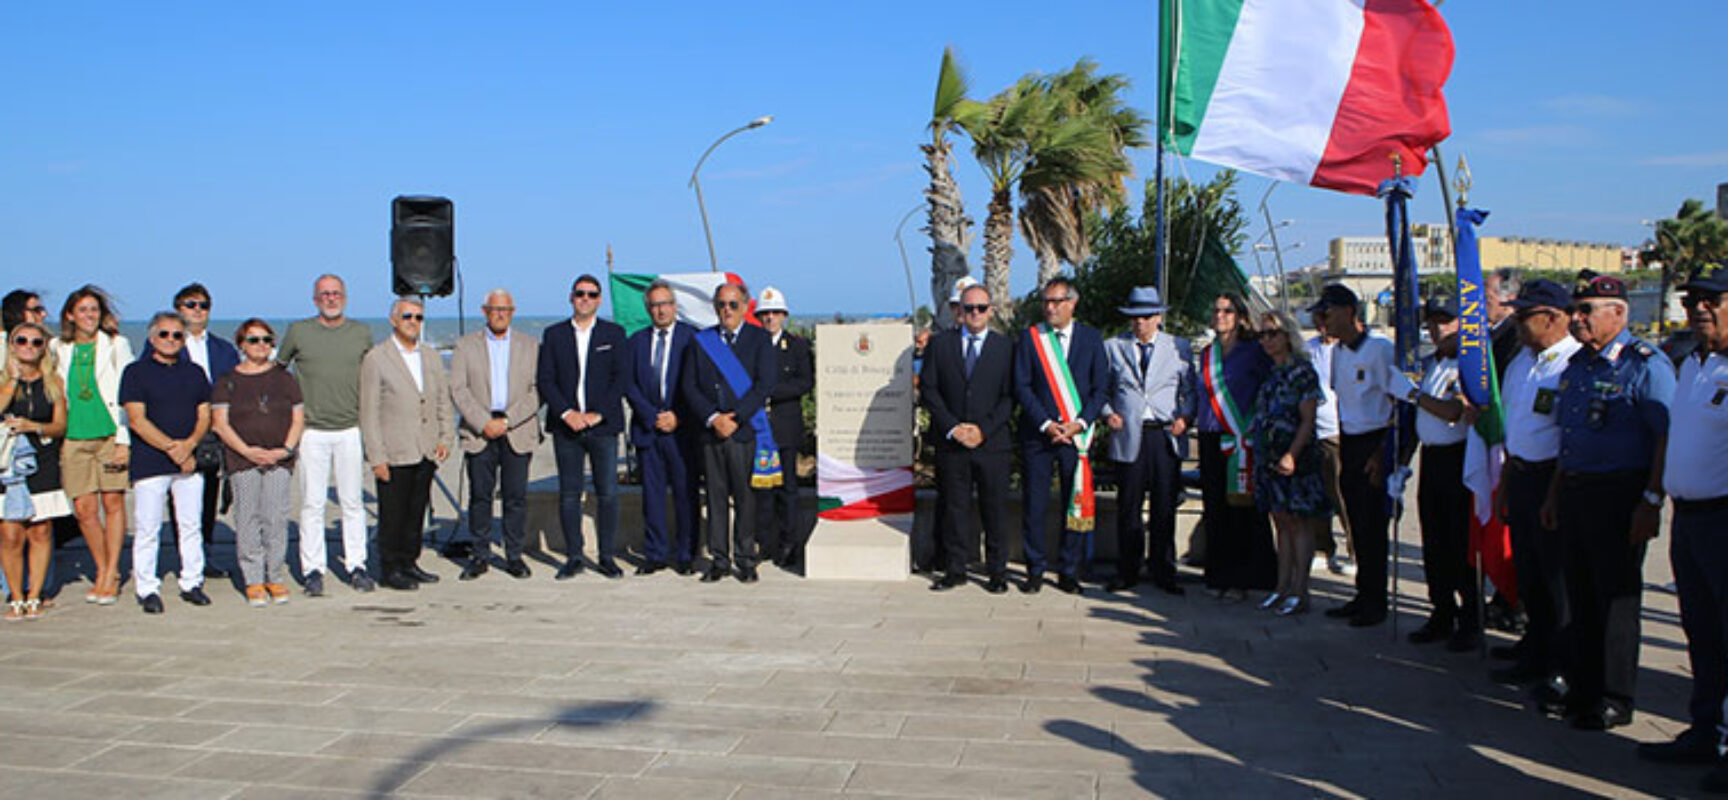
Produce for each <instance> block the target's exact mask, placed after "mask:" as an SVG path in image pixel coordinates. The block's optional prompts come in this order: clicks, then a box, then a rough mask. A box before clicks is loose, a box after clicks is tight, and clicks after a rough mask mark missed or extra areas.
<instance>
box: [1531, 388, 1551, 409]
mask: <svg viewBox="0 0 1728 800" xmlns="http://www.w3.org/2000/svg"><path fill="white" fill-rule="evenodd" d="M1530 410H1531V411H1534V412H1536V413H1538V414H1552V413H1554V390H1553V389H1537V390H1536V402H1535V403H1533V404H1531V406H1530Z"/></svg>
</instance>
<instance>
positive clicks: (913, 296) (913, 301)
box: [894, 203, 940, 324]
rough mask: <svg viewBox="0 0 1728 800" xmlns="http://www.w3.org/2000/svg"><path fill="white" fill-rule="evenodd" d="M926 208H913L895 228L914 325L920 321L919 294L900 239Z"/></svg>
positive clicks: (921, 204)
mask: <svg viewBox="0 0 1728 800" xmlns="http://www.w3.org/2000/svg"><path fill="white" fill-rule="evenodd" d="M925 208H926V206H925V204H923V203H919V204H918V205H915V206H913V207H912V210H911V211H908V212H906V216H904V217H901V218H900V224H899V225H895V226H894V243H895V244H897V245H899V246H900V265H901V266H903V267H905V268H906V303H907V307H908V308H910V309H911V312H912V321H913V323H914V324H916V323H917V321H918V292H917V290H915V289H913V288H912V262H911V260H910V259H908V258H906V241H905V240H904V239H901V238H900V232H901V231H902V230H904V229H905V227H906V222H907V220H910V219H912V215H913V214H916V213H918V212H920V211H923V210H924V209H925ZM938 302H940V301H938ZM930 310H931V312H932V313H934V312H935V310H936V309H935V307H934V306H932V307H931V309H930Z"/></svg>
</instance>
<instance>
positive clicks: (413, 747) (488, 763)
mask: <svg viewBox="0 0 1728 800" xmlns="http://www.w3.org/2000/svg"><path fill="white" fill-rule="evenodd" d="M322 755H330V756H342V757H346V758H369V759H382V760H389V761H435V762H439V763H445V764H468V765H472V766H482V767H520V768H525V769H537V770H548V771H552V772H583V773H589V774H595V775H635V774H637V773H639V772H641V771H642V770H643V769H644V768H646V767H647V766H648V764H649V763H650V762H652V761H653V760H654V754H653V753H650V752H646V751H642V750H625V749H620V748H605V747H584V746H578V745H560V744H547V743H544V742H496V741H487V740H483V739H463V738H458V737H450V736H445V737H433V736H398V735H395V734H379V733H350V734H346V735H344V736H343V737H342V738H340V739H338V740H336V741H334V742H331V743H330V744H329V745H327V746H325V747H324V749H323V751H322Z"/></svg>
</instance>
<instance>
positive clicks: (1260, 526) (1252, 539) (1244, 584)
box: [1200, 433, 1278, 589]
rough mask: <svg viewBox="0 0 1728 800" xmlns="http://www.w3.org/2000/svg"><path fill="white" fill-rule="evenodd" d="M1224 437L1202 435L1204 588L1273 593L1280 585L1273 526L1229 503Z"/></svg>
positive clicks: (1249, 508) (1263, 516) (1253, 509)
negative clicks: (1204, 530)
mask: <svg viewBox="0 0 1728 800" xmlns="http://www.w3.org/2000/svg"><path fill="white" fill-rule="evenodd" d="M1221 442H1222V435H1221V434H1217V433H1202V434H1200V498H1201V503H1202V506H1203V508H1204V510H1205V515H1206V517H1205V521H1206V586H1207V587H1208V588H1211V589H1271V588H1273V587H1275V586H1277V585H1278V551H1277V550H1275V549H1274V548H1273V546H1272V523H1271V521H1270V520H1269V519H1267V517H1266V513H1265V512H1263V511H1261V510H1260V509H1259V508H1256V507H1254V506H1252V505H1248V506H1236V505H1231V504H1230V501H1229V487H1228V485H1227V484H1226V477H1227V476H1226V475H1225V474H1224V473H1225V472H1226V471H1227V467H1226V464H1225V459H1224V453H1223V450H1222V449H1221V446H1220V445H1221Z"/></svg>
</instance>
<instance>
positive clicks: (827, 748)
mask: <svg viewBox="0 0 1728 800" xmlns="http://www.w3.org/2000/svg"><path fill="white" fill-rule="evenodd" d="M961 748H962V743H961V742H953V741H910V740H901V739H888V740H884V739H882V738H880V737H875V736H845V735H841V734H832V733H825V734H823V735H821V736H808V735H804V734H796V733H752V734H750V735H748V736H745V737H744V741H742V742H739V743H738V747H737V748H735V749H734V750H733V751H732V753H734V754H742V755H756V756H775V757H782V758H809V759H816V760H821V761H857V762H866V761H868V762H873V763H885V764H921V765H925V766H951V765H953V764H955V763H956V762H958V761H959V760H960V751H961Z"/></svg>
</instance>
